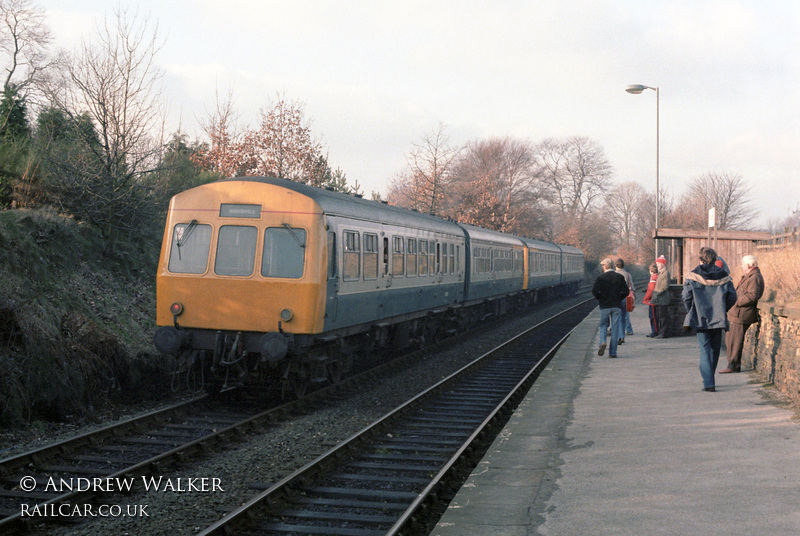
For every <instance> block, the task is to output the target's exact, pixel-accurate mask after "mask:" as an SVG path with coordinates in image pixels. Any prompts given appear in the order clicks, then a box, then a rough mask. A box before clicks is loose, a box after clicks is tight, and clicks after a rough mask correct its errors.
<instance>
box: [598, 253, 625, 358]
mask: <svg viewBox="0 0 800 536" xmlns="http://www.w3.org/2000/svg"><path fill="white" fill-rule="evenodd" d="M600 266H602V267H603V273H602V274H600V275H598V276H597V279H596V280H595V282H594V287H592V295H593V296H594V297H595V298H597V301H598V302H600V325H599V326H598V328H597V331H598V333H599V335H600V348H599V349H598V350H597V355H603V354H604V353H605V351H606V337H607V335H606V333H607V332H608V328H609V326H611V342H610V346H609V348H608V357H617V343H618V339H619V337H618V334H619V322H620V319H621V316H622V311H621V310H620V307H619V304H620V302H621V301H622V299H623V298H625V297H626V296H627V295H628V283H627V282H626V281H625V278H624V277H623V276H621V275H620V274H618V273H617V272H615V271H614V261H612V260H611V259H609V258H606V259H603V260H602V261H601V262H600Z"/></svg>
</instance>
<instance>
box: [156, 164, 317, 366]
mask: <svg viewBox="0 0 800 536" xmlns="http://www.w3.org/2000/svg"><path fill="white" fill-rule="evenodd" d="M324 229H325V222H324V216H323V214H322V210H321V208H320V207H319V206H318V205H317V203H315V202H314V201H313V200H312V199H310V198H308V197H306V196H304V195H302V194H299V193H297V192H293V191H291V190H289V189H286V188H282V187H280V186H278V185H275V184H269V183H265V182H260V181H257V180H228V181H220V182H215V183H211V184H206V185H203V186H199V187H197V188H193V189H191V190H187V191H185V192H183V193H180V194H178V195H176V196H175V197H174V198H173V199H172V201H171V203H170V208H169V214H168V217H167V225H166V228H165V232H164V240H163V245H162V250H161V257H160V260H159V266H158V274H157V309H158V310H157V318H156V320H157V324H158V325H159V326H168V327H173V328H177V329H180V330H181V333H180V334H179V335H180V338H181V340H182V342H183V344H186V341H185V340H183V339H185V338H186V336H187V335H186V333H191V334H192V336H193V337H195V338H196V339H197V340H198V341H202V340H203V339H204V338H205V339H209V340H210V339H211V338H212V336H213V334H214V333H218V332H235V333H239V332H241V333H245V334H247V333H252V334H264V333H270V332H280V333H288V334H314V333H320V332H321V331H322V326H323V317H324V307H325V291H326V289H325V285H326V277H325V275H326V264H327V249H326V248H327V245H326V232H325V230H324ZM203 334H205V336H204V335H203ZM173 344H180V341H179V342H177V343H173ZM193 344H194V346H195V347H197V346H199V347H202V346H203V343H202V342H195V343H193ZM208 344H209V343H205V346H208ZM160 349H162V351H163V350H164V349H163V348H160ZM166 349H167V350H169V349H170V348H169V344H168V345H167V346H166ZM167 353H172V352H167Z"/></svg>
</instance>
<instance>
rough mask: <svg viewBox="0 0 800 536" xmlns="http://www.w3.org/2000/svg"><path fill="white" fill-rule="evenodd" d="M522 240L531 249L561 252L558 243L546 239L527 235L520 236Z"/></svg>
mask: <svg viewBox="0 0 800 536" xmlns="http://www.w3.org/2000/svg"><path fill="white" fill-rule="evenodd" d="M520 240H522V241H523V242H524V243H525V245H526V246H528V247H529V248H531V249H537V250H542V251H552V252H554V253H561V249H560V248H559V247H558V246H557V245H555V244H553V243H551V242H545V241H544V240H536V239H535V238H525V237H520Z"/></svg>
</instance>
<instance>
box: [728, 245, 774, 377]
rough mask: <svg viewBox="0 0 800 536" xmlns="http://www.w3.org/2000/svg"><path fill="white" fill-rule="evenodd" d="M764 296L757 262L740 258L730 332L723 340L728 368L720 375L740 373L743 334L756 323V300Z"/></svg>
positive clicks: (753, 258) (749, 256)
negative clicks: (740, 266) (740, 271)
mask: <svg viewBox="0 0 800 536" xmlns="http://www.w3.org/2000/svg"><path fill="white" fill-rule="evenodd" d="M763 294H764V278H763V277H762V276H761V270H760V269H759V268H758V261H757V260H756V258H755V257H753V256H752V255H745V256H744V257H742V278H741V279H740V280H739V284H738V285H736V303H735V304H734V306H733V307H731V310H730V311H728V322H730V330H729V331H728V335H727V337H726V339H725V346H727V348H728V367H727V368H724V369H722V370H720V371H719V373H720V374H727V373H729V372H741V370H742V348H743V347H744V334H745V333H746V332H747V328H749V327H750V324H754V323H756V322H758V300H760V299H761V296H762V295H763Z"/></svg>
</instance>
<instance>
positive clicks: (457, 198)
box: [445, 138, 541, 236]
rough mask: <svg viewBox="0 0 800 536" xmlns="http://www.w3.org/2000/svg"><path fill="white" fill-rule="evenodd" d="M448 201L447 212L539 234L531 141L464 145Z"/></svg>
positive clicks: (503, 228)
mask: <svg viewBox="0 0 800 536" xmlns="http://www.w3.org/2000/svg"><path fill="white" fill-rule="evenodd" d="M449 190H450V192H451V195H450V196H449V197H450V200H451V203H455V205H452V204H451V205H450V206H449V207H448V210H446V211H445V212H446V213H447V214H450V215H452V216H454V217H458V218H459V219H461V220H463V221H467V222H469V223H474V224H477V225H482V226H485V227H490V228H492V229H497V230H499V231H503V232H514V233H518V234H525V235H528V236H532V235H534V234H539V233H540V227H541V226H540V225H537V224H536V222H537V220H538V218H533V217H531V216H532V215H534V214H536V213H538V211H537V210H536V209H537V206H538V204H539V197H540V192H539V190H538V182H537V168H536V165H535V157H534V152H533V147H532V145H531V144H530V143H529V142H527V141H522V140H517V139H513V138H491V139H488V140H482V141H476V142H472V143H470V144H468V145H467V147H466V149H465V150H464V151H462V152H461V154H460V156H459V157H458V158H457V159H456V161H455V162H454V164H453V166H452V173H451V179H450V186H449Z"/></svg>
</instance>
